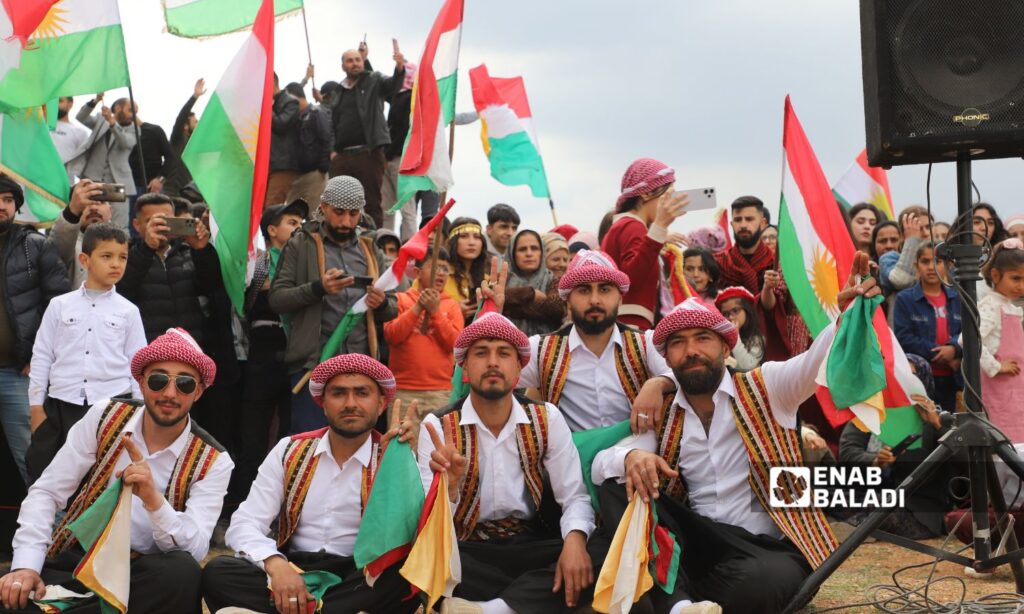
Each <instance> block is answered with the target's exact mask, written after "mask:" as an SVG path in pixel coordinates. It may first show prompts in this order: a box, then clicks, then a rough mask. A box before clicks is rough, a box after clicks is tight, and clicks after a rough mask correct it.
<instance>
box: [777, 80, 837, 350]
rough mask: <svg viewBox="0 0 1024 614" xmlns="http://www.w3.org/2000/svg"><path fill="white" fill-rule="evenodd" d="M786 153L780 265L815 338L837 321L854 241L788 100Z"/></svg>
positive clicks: (781, 210) (780, 206)
mask: <svg viewBox="0 0 1024 614" xmlns="http://www.w3.org/2000/svg"><path fill="white" fill-rule="evenodd" d="M782 147H783V160H782V202H781V203H780V205H779V209H780V214H779V245H780V249H779V260H780V262H781V264H782V274H783V276H785V278H786V284H787V285H788V286H789V292H790V295H791V296H792V297H793V302H794V303H795V304H796V306H797V309H799V310H800V315H801V316H803V318H804V321H805V322H806V323H807V328H808V329H810V331H811V335H814V336H817V335H818V333H819V332H821V330H822V329H823V328H825V327H826V326H828V324H829V323H830V322H832V321H833V320H835V319H836V318H837V317H838V316H839V301H838V295H839V290H840V288H842V287H843V285H844V284H845V282H846V274H847V273H848V272H849V271H850V267H851V266H852V264H853V255H854V249H853V241H852V240H851V239H850V234H849V232H848V231H847V228H846V221H845V220H844V219H843V214H842V212H841V211H840V210H839V208H838V207H836V204H835V202H836V201H835V197H834V196H833V195H832V190H831V189H830V188H829V186H828V181H826V179H825V174H824V173H823V172H822V171H821V167H820V166H819V165H818V159H817V158H816V157H815V155H814V150H813V149H811V144H810V142H808V140H807V135H806V134H804V129H803V127H802V126H801V125H800V120H798V119H797V117H796V113H795V112H794V111H793V107H792V105H791V104H790V102H789V96H786V106H785V121H784V124H783V132H782ZM781 246H785V248H784V249H783V248H781Z"/></svg>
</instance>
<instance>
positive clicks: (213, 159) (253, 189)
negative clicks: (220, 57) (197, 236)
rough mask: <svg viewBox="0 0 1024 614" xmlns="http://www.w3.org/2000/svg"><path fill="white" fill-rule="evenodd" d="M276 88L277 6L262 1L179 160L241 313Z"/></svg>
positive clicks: (264, 187)
mask: <svg viewBox="0 0 1024 614" xmlns="http://www.w3.org/2000/svg"><path fill="white" fill-rule="evenodd" d="M273 87H274V0H263V4H262V6H261V7H260V10H259V13H258V14H257V15H256V21H255V23H254V24H253V28H252V34H251V35H250V36H249V37H248V38H247V39H246V41H245V43H243V45H242V48H241V49H240V50H239V51H238V55H236V56H235V59H234V60H232V62H231V64H230V65H229V66H228V68H227V70H226V71H225V72H224V76H223V77H221V80H220V83H218V84H217V89H216V90H215V91H214V93H213V96H211V97H210V102H209V103H208V104H207V105H206V110H205V111H203V116H202V118H201V119H200V121H199V125H198V126H196V130H195V132H194V133H193V134H192V137H191V138H190V139H189V141H188V146H186V147H185V151H184V153H182V156H181V157H182V160H184V161H185V165H186V166H187V167H188V169H189V171H190V172H191V173H192V178H193V179H195V182H196V185H197V186H198V187H199V191H200V192H202V194H203V196H204V197H205V198H206V202H207V203H209V205H210V217H211V220H212V225H213V226H214V228H211V232H214V233H215V239H214V245H215V246H216V248H217V255H218V256H219V257H220V266H221V273H222V274H223V277H224V287H225V288H226V289H227V292H228V296H230V297H231V302H232V303H233V304H234V305H235V309H237V310H239V312H241V310H242V305H243V304H244V300H245V287H246V284H247V280H248V274H247V273H248V271H249V263H250V262H251V261H252V260H253V259H254V258H255V255H256V247H255V243H254V242H255V239H256V234H257V232H258V231H259V223H260V216H261V215H262V214H263V199H264V196H265V195H266V190H267V174H268V165H269V161H270V120H271V111H270V109H271V105H272V103H273V91H274V90H273Z"/></svg>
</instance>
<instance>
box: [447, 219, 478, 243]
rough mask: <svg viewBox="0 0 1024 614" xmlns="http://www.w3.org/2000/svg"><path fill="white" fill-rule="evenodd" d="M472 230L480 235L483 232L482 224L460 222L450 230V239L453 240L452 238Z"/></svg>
mask: <svg viewBox="0 0 1024 614" xmlns="http://www.w3.org/2000/svg"><path fill="white" fill-rule="evenodd" d="M471 232H475V233H476V234H478V235H479V234H483V233H482V232H481V229H480V224H473V223H468V224H459V225H458V226H456V227H455V228H452V229H451V231H449V232H448V240H451V239H452V238H454V237H457V236H459V235H466V234H469V233H471Z"/></svg>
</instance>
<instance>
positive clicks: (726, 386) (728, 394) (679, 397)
mask: <svg viewBox="0 0 1024 614" xmlns="http://www.w3.org/2000/svg"><path fill="white" fill-rule="evenodd" d="M672 379H673V380H675V381H676V398H675V401H674V403H675V404H676V405H678V406H680V407H688V408H690V409H693V407H692V406H691V405H690V402H689V401H688V400H686V395H685V394H683V387H682V386H680V385H679V380H678V379H676V377H675V376H674V375H673V376H672ZM723 396H724V397H725V398H724V399H723V398H722V397H723ZM735 397H736V383H735V382H734V381H733V379H732V375H731V374H730V373H729V370H728V369H726V370H725V372H724V373H723V374H722V381H721V382H720V383H719V384H718V390H716V391H715V394H714V395H713V397H712V398H713V399H714V402H715V407H717V406H718V403H719V401H723V400H730V399H733V398H735Z"/></svg>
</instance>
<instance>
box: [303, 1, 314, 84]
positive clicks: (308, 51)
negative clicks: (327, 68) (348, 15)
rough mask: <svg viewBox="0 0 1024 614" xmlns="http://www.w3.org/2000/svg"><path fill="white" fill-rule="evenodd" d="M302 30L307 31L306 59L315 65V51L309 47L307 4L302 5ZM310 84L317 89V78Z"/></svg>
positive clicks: (311, 80)
mask: <svg viewBox="0 0 1024 614" xmlns="http://www.w3.org/2000/svg"><path fill="white" fill-rule="evenodd" d="M302 29H303V30H305V31H306V57H307V58H308V59H309V63H310V64H311V65H312V64H313V50H312V49H311V48H310V46H309V24H308V23H307V22H306V3H305V2H303V3H302ZM309 84H310V85H311V86H312V87H313V89H316V77H311V78H310V80H309Z"/></svg>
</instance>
